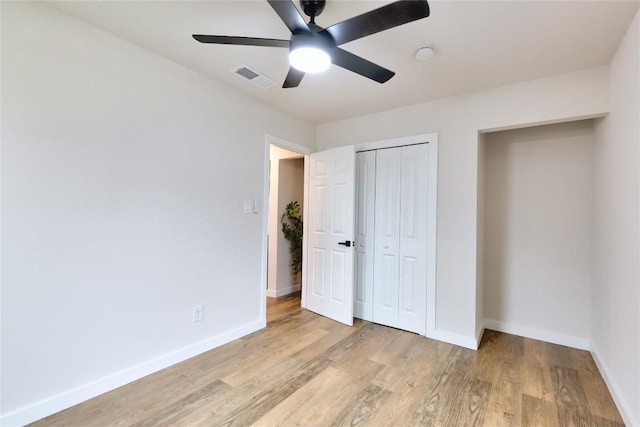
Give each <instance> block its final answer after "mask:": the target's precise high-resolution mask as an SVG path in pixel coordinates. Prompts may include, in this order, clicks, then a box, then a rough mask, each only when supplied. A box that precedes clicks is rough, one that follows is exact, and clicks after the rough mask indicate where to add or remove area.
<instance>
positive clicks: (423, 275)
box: [397, 144, 429, 335]
mask: <svg viewBox="0 0 640 427" xmlns="http://www.w3.org/2000/svg"><path fill="white" fill-rule="evenodd" d="M428 164H429V147H428V145H427V144H421V145H412V146H407V147H402V159H401V170H402V173H401V184H400V206H401V209H400V221H399V222H400V252H399V272H400V277H399V284H398V288H399V301H398V304H399V307H398V324H397V327H398V328H400V329H404V330H407V331H412V332H417V333H419V334H422V335H424V334H425V332H426V324H425V323H426V307H427V223H428V221H427V213H428V212H427V203H428V191H427V189H428V188H429V187H428Z"/></svg>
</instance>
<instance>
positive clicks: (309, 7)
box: [300, 0, 326, 22]
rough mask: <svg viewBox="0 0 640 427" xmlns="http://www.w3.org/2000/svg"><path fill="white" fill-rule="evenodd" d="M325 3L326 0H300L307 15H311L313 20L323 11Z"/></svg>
mask: <svg viewBox="0 0 640 427" xmlns="http://www.w3.org/2000/svg"><path fill="white" fill-rule="evenodd" d="M325 3H326V0H300V6H302V10H303V11H304V13H305V15H307V16H310V17H311V22H313V19H314V18H315V17H316V16H319V15H320V14H321V13H322V11H323V10H324V5H325Z"/></svg>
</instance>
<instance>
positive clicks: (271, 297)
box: [263, 135, 312, 321]
mask: <svg viewBox="0 0 640 427" xmlns="http://www.w3.org/2000/svg"><path fill="white" fill-rule="evenodd" d="M311 151H312V150H311V149H309V148H306V147H303V146H299V145H297V144H294V143H291V142H288V141H285V140H282V139H279V138H276V137H272V136H268V135H267V138H266V147H265V158H266V165H265V182H266V185H265V187H266V188H265V198H264V200H265V202H264V206H265V209H264V212H265V229H266V231H267V233H266V236H265V241H266V242H265V249H264V252H265V254H264V257H263V260H264V267H263V277H264V283H263V292H264V296H265V298H264V299H263V301H264V303H265V305H264V307H265V312H264V313H265V319H267V320H269V321H271V320H273V318H274V316H273V315H274V313H272V312H273V311H274V310H276V311H277V309H276V307H279V306H281V305H282V304H280V303H281V302H283V301H285V300H286V305H287V306H290V305H291V304H297V306H300V288H301V282H302V275H301V274H300V273H298V274H295V275H294V274H292V272H291V254H290V251H289V248H290V244H289V241H287V240H286V239H285V237H284V234H283V232H282V225H281V218H282V215H283V213H284V211H285V208H286V206H287V204H289V203H291V202H297V203H298V204H299V206H300V208H301V213H302V214H304V212H303V211H302V209H303V206H304V192H305V185H304V156H305V154H308V153H309V152H311ZM276 300H278V301H276ZM276 317H277V316H276Z"/></svg>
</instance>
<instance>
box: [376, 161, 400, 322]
mask: <svg viewBox="0 0 640 427" xmlns="http://www.w3.org/2000/svg"><path fill="white" fill-rule="evenodd" d="M401 161H402V149H401V148H389V149H384V150H378V152H377V154H376V201H375V250H374V280H373V283H374V284H373V321H374V322H376V323H380V324H383V325H387V326H393V327H396V328H397V327H398V297H399V289H398V283H399V270H398V268H399V259H398V258H399V255H400V165H401Z"/></svg>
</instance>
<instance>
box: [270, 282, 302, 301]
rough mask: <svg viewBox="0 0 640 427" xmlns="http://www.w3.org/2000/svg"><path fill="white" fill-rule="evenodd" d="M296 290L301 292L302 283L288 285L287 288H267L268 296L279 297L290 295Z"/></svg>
mask: <svg viewBox="0 0 640 427" xmlns="http://www.w3.org/2000/svg"><path fill="white" fill-rule="evenodd" d="M294 292H300V284H297V285H293V286H288V287H286V288H280V289H276V290H273V289H267V296H268V297H269V298H279V297H283V296H285V295H289V294H292V293H294Z"/></svg>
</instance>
